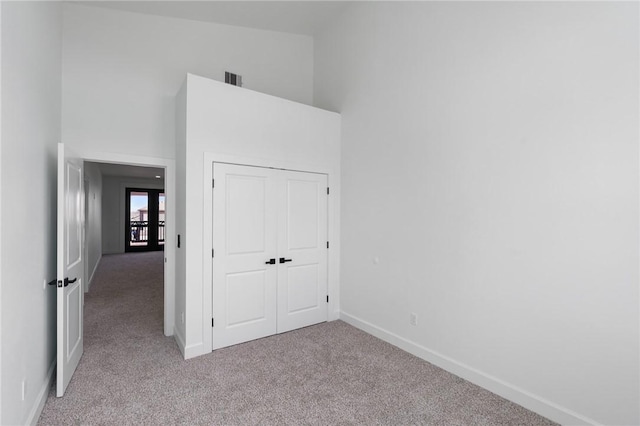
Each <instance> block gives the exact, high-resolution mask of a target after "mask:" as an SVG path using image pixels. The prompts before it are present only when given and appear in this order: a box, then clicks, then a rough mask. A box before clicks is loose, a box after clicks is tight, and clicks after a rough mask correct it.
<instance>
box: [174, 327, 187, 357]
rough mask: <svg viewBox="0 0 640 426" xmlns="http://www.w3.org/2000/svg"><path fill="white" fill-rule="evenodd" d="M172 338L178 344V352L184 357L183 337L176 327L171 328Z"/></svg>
mask: <svg viewBox="0 0 640 426" xmlns="http://www.w3.org/2000/svg"><path fill="white" fill-rule="evenodd" d="M173 338H174V339H175V341H176V343H177V344H178V349H180V353H181V354H182V357H183V358H185V359H186V357H185V352H184V346H185V345H184V337H182V334H180V329H179V328H178V327H174V328H173Z"/></svg>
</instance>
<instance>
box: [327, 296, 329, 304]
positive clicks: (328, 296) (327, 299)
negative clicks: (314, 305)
mask: <svg viewBox="0 0 640 426" xmlns="http://www.w3.org/2000/svg"><path fill="white" fill-rule="evenodd" d="M327 303H329V295H328V294H327Z"/></svg>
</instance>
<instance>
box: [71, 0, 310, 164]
mask: <svg viewBox="0 0 640 426" xmlns="http://www.w3.org/2000/svg"><path fill="white" fill-rule="evenodd" d="M225 70H228V71H232V72H236V73H238V74H241V75H242V76H243V81H244V83H245V87H247V88H251V89H255V90H259V91H261V92H265V93H270V94H273V95H277V96H281V97H284V98H287V99H292V100H295V101H300V102H305V103H311V101H312V92H313V41H312V39H311V37H308V36H298V35H291V34H284V33H277V32H271V31H261V30H252V29H247V28H240V27H232V26H225V25H218V24H211V23H204V22H197V21H189V20H182V19H173V18H165V17H160V16H151V15H142V14H137V13H131V12H123V11H116V10H109V9H101V8H97V7H90V6H80V5H74V4H68V3H67V4H65V5H64V32H63V98H62V124H63V126H62V135H63V140H64V141H65V143H67V144H69V145H70V146H72V147H81V148H82V149H83V150H88V149H89V150H93V151H98V152H100V151H109V152H119V153H128V154H132V155H143V156H152V157H161V158H174V155H175V143H174V136H175V132H174V119H175V117H174V97H175V94H176V93H177V92H178V89H179V88H180V85H181V84H182V81H183V80H184V76H185V75H186V73H187V72H192V73H198V74H201V75H204V76H208V77H211V78H214V79H218V80H224V71H225Z"/></svg>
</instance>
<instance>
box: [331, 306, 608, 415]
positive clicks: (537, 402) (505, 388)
mask: <svg viewBox="0 0 640 426" xmlns="http://www.w3.org/2000/svg"><path fill="white" fill-rule="evenodd" d="M340 319H341V320H343V321H344V322H346V323H348V324H350V325H352V326H354V327H356V328H359V329H360V330H362V331H365V332H367V333H369V334H371V335H373V336H375V337H377V338H379V339H381V340H384V341H385V342H387V343H390V344H392V345H394V346H397V347H399V348H400V349H403V350H405V351H407V352H409V353H410V354H412V355H415V356H417V357H418V358H422V359H424V360H425V361H428V362H430V363H431V364H434V365H436V366H438V367H440V368H442V369H444V370H446V371H448V372H450V373H453V374H455V375H456V376H459V377H462V378H463V379H465V380H468V381H470V382H471V383H474V384H476V385H478V386H480V387H483V388H485V389H487V390H489V391H491V392H493V393H495V394H497V395H500V396H501V397H503V398H505V399H508V400H509V401H512V402H515V403H516V404H519V405H521V406H523V407H525V408H527V409H528V410H531V411H533V412H535V413H538V414H540V415H541V416H544V417H546V418H548V419H551V420H553V421H555V422H558V423H560V424H563V425H584V424H589V425H598V424H599V423H598V422H596V421H595V420H593V419H590V418H588V417H586V416H583V415H581V414H578V413H576V412H574V411H571V410H569V409H567V408H565V407H562V406H560V405H558V404H555V403H553V402H551V401H548V400H546V399H544V398H541V397H539V396H537V395H534V394H532V393H531V392H528V391H526V390H524V389H521V388H519V387H518V386H514V385H512V384H510V383H507V382H505V381H504V380H501V379H499V378H497V377H493V376H491V375H489V374H486V373H483V372H482V371H480V370H477V369H475V368H473V367H471V366H469V365H466V364H463V363H461V362H458V361H456V360H455V359H452V358H449V357H448V356H446V355H443V354H440V353H438V352H436V351H433V350H431V349H429V348H426V347H424V346H421V345H419V344H417V343H414V342H412V341H410V340H408V339H405V338H404V337H400V336H398V335H397V334H395V333H391V332H389V331H387V330H385V329H383V328H381V327H378V326H376V325H373V324H371V323H369V322H367V321H364V320H362V319H360V318H358V317H355V316H353V315H350V314H348V313H346V312H341V314H340Z"/></svg>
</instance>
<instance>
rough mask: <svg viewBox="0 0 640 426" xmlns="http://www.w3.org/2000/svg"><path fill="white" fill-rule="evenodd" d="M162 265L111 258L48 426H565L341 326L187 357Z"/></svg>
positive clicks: (158, 258) (153, 259) (47, 410)
mask: <svg viewBox="0 0 640 426" xmlns="http://www.w3.org/2000/svg"><path fill="white" fill-rule="evenodd" d="M162 267H163V263H162V253H159V252H156V253H135V254H126V255H111V256H104V257H103V258H102V261H101V263H100V266H99V269H98V272H97V274H96V278H95V279H94V280H95V281H94V284H93V286H92V288H91V292H90V293H89V294H88V295H87V297H86V301H85V334H84V336H85V341H84V344H85V352H84V355H83V357H82V360H81V361H80V365H79V366H78V369H77V371H76V373H75V375H74V377H73V379H72V381H71V383H70V384H69V387H68V389H67V392H66V394H65V396H64V397H63V398H56V397H55V391H54V389H52V390H51V392H50V394H49V398H48V400H47V402H46V405H45V407H44V410H43V413H42V415H41V417H40V421H39V423H40V424H42V425H50V424H51V425H63V424H64V425H66V424H114V425H115V424H118V425H121V424H154V425H155V424H207V425H254V424H261V425H270V424H276V425H284V424H289V425H302V424H305V425H335V424H341V425H348V424H362V425H376V424H378V425H416V424H424V425H427V424H428V425H550V424H553V423H552V422H550V421H549V420H547V419H545V418H543V417H540V416H538V415H537V414H534V413H532V412H530V411H528V410H526V409H524V408H522V407H520V406H518V405H516V404H514V403H511V402H509V401H506V400H505V399H502V398H500V397H498V396H497V395H494V394H492V393H491V392H489V391H486V390H484V389H482V388H480V387H478V386H475V385H473V384H471V383H469V382H467V381H465V380H462V379H460V378H459V377H456V376H454V375H452V374H449V373H447V372H445V371H444V370H441V369H439V368H437V367H435V366H433V365H431V364H429V363H427V362H425V361H423V360H421V359H419V358H416V357H414V356H412V355H410V354H408V353H406V352H403V351H402V350H400V349H398V348H396V347H394V346H391V345H389V344H387V343H385V342H383V341H381V340H378V339H376V338H374V337H372V336H370V335H368V334H366V333H364V332H362V331H360V330H358V329H356V328H354V327H351V326H350V325H348V324H346V323H344V322H341V321H335V322H330V323H325V324H320V325H316V326H312V327H307V328H304V329H301V330H296V331H293V332H289V333H285V334H281V335H278V336H274V337H269V338H265V339H260V340H256V341H253V342H248V343H245V344H242V345H237V346H233V347H230V348H226V349H221V350H218V351H215V352H212V353H211V354H208V355H204V356H201V357H198V358H195V359H191V360H188V361H184V360H183V359H182V358H181V355H180V352H179V350H178V348H177V346H176V344H175V342H174V340H173V338H171V337H164V336H163V333H162V309H163V307H162V305H163V295H162V288H163V278H162V276H163V272H162Z"/></svg>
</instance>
